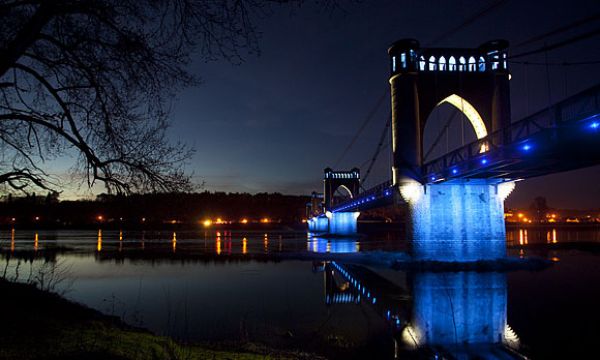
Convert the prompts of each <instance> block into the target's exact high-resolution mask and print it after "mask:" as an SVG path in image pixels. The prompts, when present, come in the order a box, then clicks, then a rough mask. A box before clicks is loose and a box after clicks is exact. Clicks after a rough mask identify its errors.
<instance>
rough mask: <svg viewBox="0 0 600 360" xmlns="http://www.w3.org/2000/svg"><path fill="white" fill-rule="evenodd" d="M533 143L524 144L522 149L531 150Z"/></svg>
mask: <svg viewBox="0 0 600 360" xmlns="http://www.w3.org/2000/svg"><path fill="white" fill-rule="evenodd" d="M531 147H532V146H531V145H530V144H525V145H523V146H521V149H523V151H529V150H531Z"/></svg>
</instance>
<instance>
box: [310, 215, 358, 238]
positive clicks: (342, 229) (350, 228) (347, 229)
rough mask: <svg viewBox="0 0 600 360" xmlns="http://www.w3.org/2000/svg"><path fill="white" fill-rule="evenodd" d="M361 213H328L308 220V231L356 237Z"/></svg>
mask: <svg viewBox="0 0 600 360" xmlns="http://www.w3.org/2000/svg"><path fill="white" fill-rule="evenodd" d="M358 215H360V213H359V212H334V213H331V212H328V213H327V216H325V215H320V216H315V217H313V218H311V219H309V220H308V230H309V231H311V232H315V233H322V234H323V233H324V234H329V235H356V233H357V219H358Z"/></svg>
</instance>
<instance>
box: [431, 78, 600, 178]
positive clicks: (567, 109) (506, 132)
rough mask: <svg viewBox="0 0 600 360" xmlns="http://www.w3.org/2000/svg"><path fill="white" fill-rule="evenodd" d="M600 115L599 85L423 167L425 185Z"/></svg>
mask: <svg viewBox="0 0 600 360" xmlns="http://www.w3.org/2000/svg"><path fill="white" fill-rule="evenodd" d="M599 112H600V85H597V86H594V87H592V88H589V89H587V90H584V91H582V92H580V93H578V94H576V95H574V96H571V97H569V98H567V99H565V100H562V101H560V102H558V103H556V104H554V105H553V106H550V107H549V108H547V109H544V110H541V111H538V112H536V113H534V114H532V115H530V116H527V117H526V118H524V119H522V120H519V121H517V122H514V123H512V124H511V125H510V126H507V127H505V128H503V129H500V130H498V131H495V132H493V133H491V134H489V135H488V136H486V137H484V138H482V139H479V140H476V141H474V142H472V143H470V144H467V145H465V146H463V147H460V148H458V149H456V150H453V151H451V152H449V153H447V154H445V155H443V156H441V157H440V158H437V159H435V160H433V161H430V162H428V163H426V164H424V165H423V168H422V171H423V177H424V182H432V181H436V180H438V179H436V176H435V175H432V174H440V173H445V172H447V171H448V170H449V169H450V174H454V175H459V174H458V172H460V170H459V169H458V166H459V165H461V164H464V163H465V162H468V161H472V160H474V159H478V160H479V161H480V162H481V164H483V165H485V163H486V162H487V161H488V159H486V155H489V154H492V153H493V151H494V150H496V149H499V148H502V147H503V146H506V145H510V144H515V143H518V142H520V141H523V140H525V139H527V138H529V137H531V136H532V135H534V134H536V133H539V132H541V131H543V130H546V129H550V128H555V127H558V126H561V125H564V124H565V123H568V122H571V121H576V120H581V119H585V118H587V117H589V116H593V115H595V114H598V113H599ZM453 167H454V168H453ZM461 170H464V169H461Z"/></svg>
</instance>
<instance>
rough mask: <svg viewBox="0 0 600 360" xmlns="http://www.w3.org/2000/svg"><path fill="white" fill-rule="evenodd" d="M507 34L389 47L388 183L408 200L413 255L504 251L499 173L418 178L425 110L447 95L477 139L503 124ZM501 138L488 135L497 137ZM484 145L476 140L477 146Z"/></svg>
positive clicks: (476, 256)
mask: <svg viewBox="0 0 600 360" xmlns="http://www.w3.org/2000/svg"><path fill="white" fill-rule="evenodd" d="M507 49H508V42H506V41H504V40H494V41H490V42H487V43H485V44H483V45H481V46H479V47H478V48H473V49H460V48H421V47H420V45H419V43H418V41H416V40H413V39H405V40H400V41H397V42H395V43H394V44H393V45H392V46H391V47H390V48H389V49H388V54H389V57H390V68H391V75H390V86H391V100H392V104H391V106H392V153H393V164H392V176H393V179H392V183H393V185H394V187H395V188H396V189H398V190H399V194H400V195H401V199H400V200H403V201H406V202H408V204H409V221H408V225H409V226H408V230H409V231H408V232H409V234H408V235H409V237H410V238H411V239H412V246H413V256H414V257H416V258H417V259H429V260H443V261H472V260H485V259H496V258H500V257H503V256H505V254H506V250H505V243H504V241H505V240H504V239H505V229H504V198H505V197H506V196H507V194H508V193H510V190H512V188H513V187H514V184H513V183H510V184H502V181H503V180H502V179H493V180H487V179H477V180H460V179H455V180H453V181H452V182H446V183H444V184H435V183H434V184H424V183H426V182H429V181H426V180H424V179H425V177H424V175H425V174H422V173H421V169H422V165H423V132H424V130H425V123H426V121H427V118H428V117H429V114H431V112H432V111H433V110H434V109H435V108H436V107H437V106H439V105H441V104H443V103H449V104H451V105H453V106H454V107H456V108H457V109H458V110H459V111H461V112H462V113H463V114H464V115H465V116H466V118H467V119H468V120H469V122H470V123H471V125H472V126H473V129H474V130H475V134H476V135H477V138H478V139H483V138H486V137H487V136H488V135H490V134H493V133H494V132H495V131H497V130H500V129H503V128H505V127H507V126H508V125H510V123H511V118H510V92H509V73H508V65H507ZM502 137H503V138H504V139H506V140H503V139H500V140H497V139H494V143H495V144H498V145H501V144H502V143H503V141H508V139H510V134H509V133H508V132H506V131H505V132H503V135H502ZM487 150H488V149H487V148H486V147H485V146H482V148H481V149H480V151H481V152H485V151H487Z"/></svg>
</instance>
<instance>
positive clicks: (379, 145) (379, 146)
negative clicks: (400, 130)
mask: <svg viewBox="0 0 600 360" xmlns="http://www.w3.org/2000/svg"><path fill="white" fill-rule="evenodd" d="M391 123H392V113H391V112H390V115H389V116H388V120H387V121H386V122H385V126H384V128H383V131H382V132H381V136H380V137H379V142H378V143H377V148H376V149H375V153H374V154H373V157H371V163H370V164H369V167H368V168H367V171H366V173H365V176H363V178H362V182H363V183H364V182H365V181H367V179H368V178H369V175H370V174H371V170H373V165H375V161H377V158H378V157H379V154H380V153H381V150H382V147H383V143H384V142H385V139H386V137H387V134H388V131H389V129H390V124H391Z"/></svg>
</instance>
